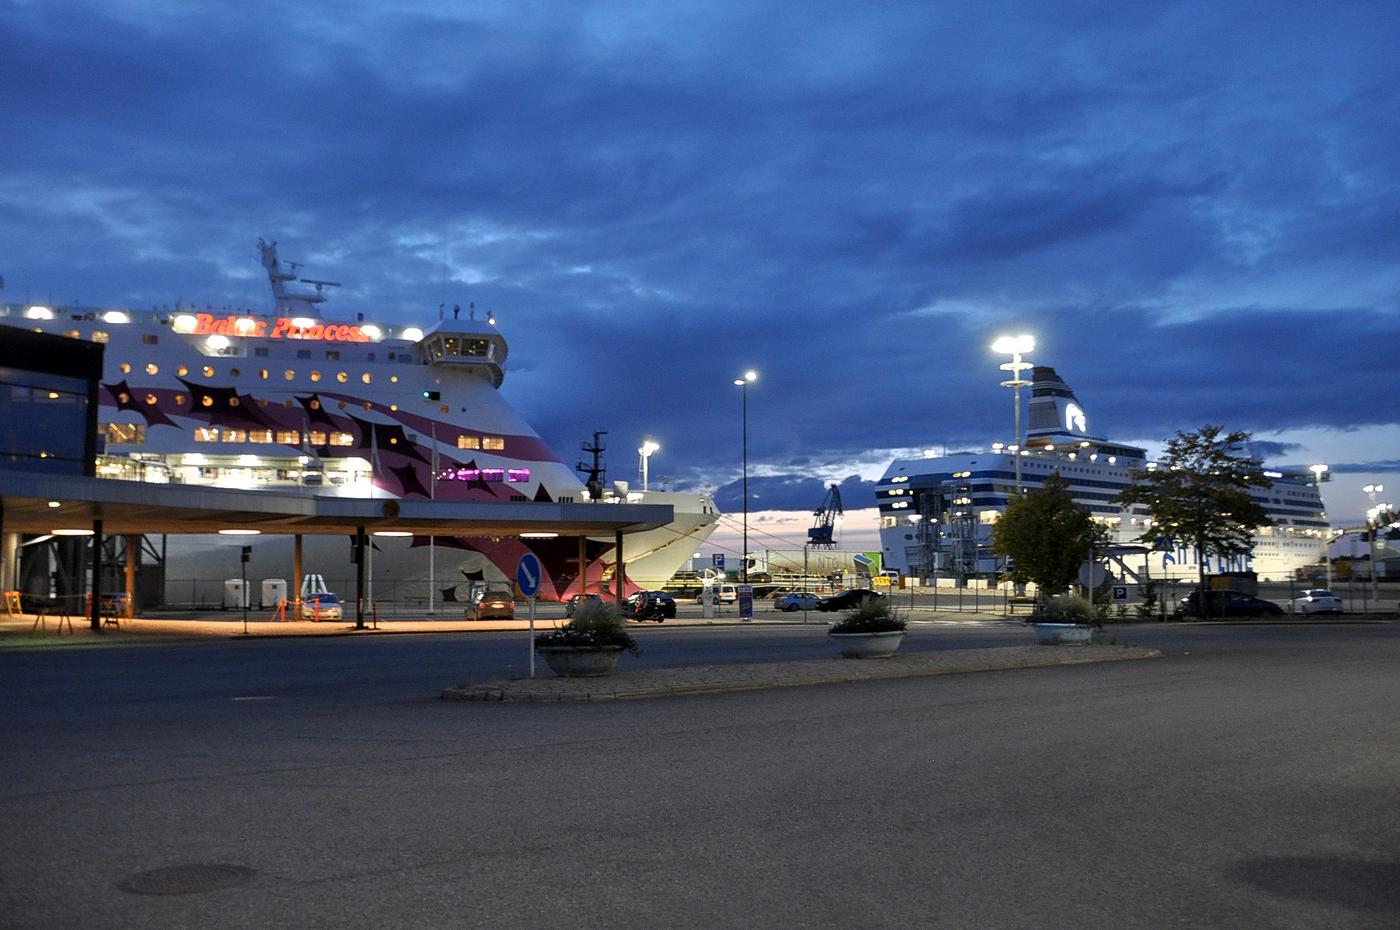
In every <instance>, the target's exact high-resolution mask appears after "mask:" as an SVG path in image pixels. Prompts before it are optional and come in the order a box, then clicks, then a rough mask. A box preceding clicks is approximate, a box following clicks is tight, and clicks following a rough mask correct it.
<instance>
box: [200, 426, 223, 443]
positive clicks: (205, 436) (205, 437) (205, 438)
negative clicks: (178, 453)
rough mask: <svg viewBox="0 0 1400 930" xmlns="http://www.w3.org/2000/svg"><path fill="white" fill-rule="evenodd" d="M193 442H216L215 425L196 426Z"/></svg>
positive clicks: (216, 431)
mask: <svg viewBox="0 0 1400 930" xmlns="http://www.w3.org/2000/svg"><path fill="white" fill-rule="evenodd" d="M194 441H195V442H218V441H219V428H218V427H217V426H196V427H195V428H194Z"/></svg>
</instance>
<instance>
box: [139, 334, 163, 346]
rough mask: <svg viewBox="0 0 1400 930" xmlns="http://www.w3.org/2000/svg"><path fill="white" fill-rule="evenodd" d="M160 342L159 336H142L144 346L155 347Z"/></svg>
mask: <svg viewBox="0 0 1400 930" xmlns="http://www.w3.org/2000/svg"><path fill="white" fill-rule="evenodd" d="M159 342H160V337H159V336H157V335H156V334H155V333H142V334H141V344H142V345H146V346H153V345H156V344H157V343H159Z"/></svg>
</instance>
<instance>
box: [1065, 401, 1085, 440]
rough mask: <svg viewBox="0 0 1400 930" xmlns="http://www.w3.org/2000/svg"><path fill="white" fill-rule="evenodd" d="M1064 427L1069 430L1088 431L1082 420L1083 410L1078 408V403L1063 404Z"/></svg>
mask: <svg viewBox="0 0 1400 930" xmlns="http://www.w3.org/2000/svg"><path fill="white" fill-rule="evenodd" d="M1065 429H1067V430H1069V431H1071V432H1073V431H1075V430H1078V431H1079V432H1081V433H1087V432H1088V431H1089V427H1088V425H1087V424H1086V423H1085V421H1084V411H1083V410H1080V409H1079V405H1078V404H1065Z"/></svg>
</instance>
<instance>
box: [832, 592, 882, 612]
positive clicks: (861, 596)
mask: <svg viewBox="0 0 1400 930" xmlns="http://www.w3.org/2000/svg"><path fill="white" fill-rule="evenodd" d="M877 597H884V595H883V594H880V593H879V592H878V591H871V590H870V589H869V588H852V589H851V590H849V591H842V592H841V593H840V594H833V595H832V596H831V597H824V598H822V599H821V600H819V601H817V610H853V609H855V608H857V607H859V606H860V605H862V604H864V603H865V602H866V601H869V600H874V599H875V598H877Z"/></svg>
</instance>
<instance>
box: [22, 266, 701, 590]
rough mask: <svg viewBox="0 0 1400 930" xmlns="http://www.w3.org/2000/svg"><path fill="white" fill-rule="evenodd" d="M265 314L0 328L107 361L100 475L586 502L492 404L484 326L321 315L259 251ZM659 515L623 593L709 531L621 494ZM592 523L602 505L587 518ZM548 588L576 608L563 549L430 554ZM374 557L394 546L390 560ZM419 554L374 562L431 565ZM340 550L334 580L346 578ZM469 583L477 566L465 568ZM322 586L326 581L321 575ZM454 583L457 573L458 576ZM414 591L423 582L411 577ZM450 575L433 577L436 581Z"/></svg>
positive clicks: (570, 558) (490, 543) (673, 563)
mask: <svg viewBox="0 0 1400 930" xmlns="http://www.w3.org/2000/svg"><path fill="white" fill-rule="evenodd" d="M258 248H259V252H260V257H261V260H262V264H263V266H264V268H265V269H266V270H267V274H268V279H269V281H270V283H271V286H272V291H273V296H274V309H273V311H272V312H271V313H259V312H254V311H250V310H244V309H235V308H223V309H215V308H213V307H204V308H203V309H199V308H194V307H178V306H177V307H176V308H174V309H170V308H160V309H152V310H146V311H138V310H130V309H113V308H93V307H59V306H38V305H30V304H26V305H18V306H16V305H0V324H5V325H11V326H25V327H28V328H33V329H39V330H42V331H45V332H50V333H59V334H65V335H68V336H72V337H73V338H77V339H84V340H93V341H96V342H101V343H105V345H106V351H105V377H104V381H103V386H102V387H103V391H102V395H103V396H102V398H101V408H100V414H99V421H100V423H99V450H100V455H99V459H98V474H99V475H100V476H105V477H113V478H123V479H128V480H139V481H147V482H156V483H182V484H191V485H199V484H207V485H212V486H218V487H235V488H241V489H246V490H259V489H277V490H282V491H286V490H288V489H299V490H300V492H301V493H307V494H315V495H345V496H354V497H386V498H420V499H421V498H427V499H437V500H454V501H498V502H514V503H529V502H532V501H559V502H564V503H568V502H582V501H587V500H590V499H598V498H600V497H603V495H598V494H594V495H590V494H589V492H588V490H587V489H585V488H584V486H583V485H582V484H581V483H580V482H579V480H578V478H577V476H575V474H574V473H573V471H572V469H570V468H569V467H568V466H567V465H565V464H564V463H563V461H562V460H560V459H559V457H558V456H557V455H555V454H554V452H553V451H552V450H551V449H550V448H549V447H548V446H547V445H546V443H545V442H544V441H543V440H542V439H541V438H540V437H539V435H538V434H537V433H536V432H535V431H534V430H533V428H531V426H530V425H529V424H528V423H526V422H525V420H524V419H523V418H522V417H521V416H520V415H519V413H517V412H516V411H515V409H514V408H512V407H511V406H510V404H509V403H508V402H507V401H506V399H505V398H504V397H503V396H502V394H501V393H500V391H499V390H498V389H499V388H500V387H501V385H502V383H503V381H504V378H505V373H506V358H507V354H508V345H507V343H506V340H505V338H504V336H503V335H502V334H501V333H500V332H499V330H498V329H497V327H496V325H495V319H494V317H493V316H492V315H491V314H484V315H482V316H481V317H480V318H478V314H477V313H476V311H475V309H474V308H471V307H469V308H468V309H467V311H466V312H465V313H464V312H463V311H462V309H461V308H460V307H453V308H452V309H451V310H448V309H447V308H446V307H442V308H440V309H439V314H438V315H439V319H438V320H437V322H436V323H435V324H434V325H431V326H428V327H426V328H420V327H417V326H391V325H386V324H381V323H378V322H374V321H372V320H366V319H365V316H364V314H358V315H356V317H355V318H354V319H329V318H325V317H323V316H322V315H321V313H320V310H321V305H322V304H323V303H324V301H325V300H326V289H327V288H330V287H335V286H337V284H336V282H332V281H323V280H316V279H311V278H305V277H300V276H299V275H298V267H297V266H296V265H292V264H289V263H285V262H283V261H282V260H281V259H279V257H278V255H277V246H276V243H275V242H273V243H268V242H264V241H262V240H259V242H258ZM607 499H609V500H619V499H621V500H628V501H631V502H641V501H645V502H646V503H665V504H670V505H672V506H673V507H674V508H675V512H676V522H675V523H673V524H671V525H670V526H668V527H665V528H662V529H659V530H653V531H650V532H648V533H642V534H637V535H635V536H630V537H629V539H628V546H627V551H626V552H625V554H624V556H625V559H626V563H627V579H626V581H627V583H628V586H636V585H649V586H658V587H659V586H660V584H661V583H662V582H664V581H665V580H666V579H668V578H669V577H670V576H671V574H672V573H674V571H675V570H676V569H677V568H678V567H679V566H680V564H681V563H682V562H683V561H684V560H685V559H686V558H688V557H689V556H690V555H691V553H693V552H694V551H695V547H696V546H697V545H698V544H699V543H701V542H703V541H704V539H705V538H706V537H707V536H708V535H709V533H710V531H711V530H712V529H713V524H714V523H715V521H716V520H717V519H718V513H717V511H716V510H715V508H714V506H713V504H712V503H711V502H710V501H709V500H708V499H707V498H703V497H699V496H697V495H687V494H679V493H668V492H647V493H644V494H643V493H641V492H624V494H623V495H622V496H620V497H619V496H618V495H616V494H612V495H607ZM598 503H599V505H600V506H605V505H606V500H601V499H600V500H598ZM526 543H528V545H529V548H531V549H533V550H534V551H536V553H537V554H538V555H539V556H540V557H541V560H542V561H543V562H544V565H545V568H546V571H547V572H549V575H550V578H549V581H550V582H551V585H547V586H546V587H545V589H544V590H545V593H546V595H547V596H551V597H566V596H568V595H569V594H570V593H573V592H574V591H575V590H577V585H578V574H579V572H578V549H577V544H576V541H574V540H565V539H559V540H547V539H540V540H527V541H521V540H510V541H503V540H495V539H468V538H456V539H442V538H439V539H437V540H436V543H435V546H436V548H437V549H438V550H439V552H438V557H439V558H441V559H442V560H443V562H444V563H447V562H450V556H444V555H443V552H442V550H443V549H448V550H450V551H452V550H455V551H457V552H458V553H460V554H465V553H479V554H481V555H483V556H485V557H486V559H487V560H488V561H489V562H491V564H493V565H495V566H496V568H497V569H499V571H500V572H501V573H503V574H505V575H506V576H507V577H510V576H511V575H512V574H513V572H514V568H515V565H516V564H517V563H518V561H519V556H520V555H521V554H522V552H523V546H524V544H526ZM385 545H386V546H387V545H389V544H388V543H385ZM426 545H427V540H426V539H415V540H412V541H404V542H403V543H402V545H401V547H400V548H402V550H403V551H401V552H397V553H395V554H391V555H384V556H379V558H381V559H382V560H384V561H383V563H382V564H384V565H386V566H387V565H389V564H390V563H391V562H393V560H394V559H395V558H398V559H400V560H401V561H403V562H404V564H403V566H401V567H400V570H399V577H409V576H411V575H412V574H414V572H415V568H414V567H413V566H412V564H411V563H413V562H415V561H416V560H421V561H426V559H427V556H426V552H417V551H416V550H418V549H422V548H423V547H424V546H426ZM611 552H612V540H605V539H599V540H593V541H590V542H589V544H588V556H587V558H588V561H589V563H590V564H589V565H588V576H587V578H588V581H589V582H590V583H592V584H595V585H596V584H597V583H599V582H600V581H602V580H603V579H604V578H605V577H606V576H607V575H608V574H609V573H610V571H611V566H612V563H613V561H614V560H613V558H612V555H611ZM344 559H345V556H344V553H342V552H340V551H339V550H337V555H336V556H335V557H334V559H333V561H334V562H337V563H338V562H343V561H344ZM469 561H470V563H471V565H472V572H474V573H479V572H480V569H481V566H480V564H479V563H480V560H479V559H476V560H469ZM323 570H324V569H323ZM463 571H464V572H466V570H465V569H463ZM424 574H426V571H425V572H424ZM453 574H454V569H453V567H452V566H451V565H450V564H444V565H443V577H451V576H452V575H453Z"/></svg>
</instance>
